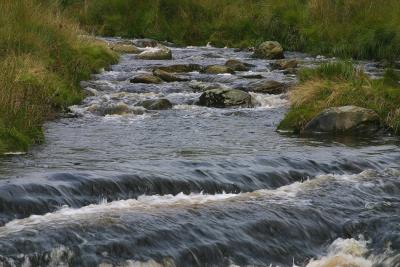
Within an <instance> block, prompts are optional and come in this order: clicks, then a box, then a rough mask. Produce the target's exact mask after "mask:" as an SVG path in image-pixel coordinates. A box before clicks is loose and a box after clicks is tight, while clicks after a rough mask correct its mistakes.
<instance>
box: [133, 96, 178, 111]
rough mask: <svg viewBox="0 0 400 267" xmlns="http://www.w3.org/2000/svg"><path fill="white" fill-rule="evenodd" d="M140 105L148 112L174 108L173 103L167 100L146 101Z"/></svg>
mask: <svg viewBox="0 0 400 267" xmlns="http://www.w3.org/2000/svg"><path fill="white" fill-rule="evenodd" d="M139 105H141V106H143V107H144V108H145V109H148V110H166V109H171V108H172V103H171V102H170V101H169V100H168V99H165V98H161V99H149V100H144V101H142V102H141V103H140V104H139Z"/></svg>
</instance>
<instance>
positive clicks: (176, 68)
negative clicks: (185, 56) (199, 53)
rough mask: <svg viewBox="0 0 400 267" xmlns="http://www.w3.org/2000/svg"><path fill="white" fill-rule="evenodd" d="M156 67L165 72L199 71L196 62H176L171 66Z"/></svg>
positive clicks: (199, 67)
mask: <svg viewBox="0 0 400 267" xmlns="http://www.w3.org/2000/svg"><path fill="white" fill-rule="evenodd" d="M158 69H159V70H163V71H166V72H177V73H182V72H192V71H200V70H201V66H200V65H198V64H176V65H171V66H162V67H158Z"/></svg>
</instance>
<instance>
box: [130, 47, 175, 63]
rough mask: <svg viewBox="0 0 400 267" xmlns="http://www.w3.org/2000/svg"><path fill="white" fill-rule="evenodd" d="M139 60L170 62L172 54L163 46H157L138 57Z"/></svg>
mask: <svg viewBox="0 0 400 267" xmlns="http://www.w3.org/2000/svg"><path fill="white" fill-rule="evenodd" d="M136 58H137V59H145V60H168V59H172V52H171V50H170V49H169V48H167V47H166V46H163V45H160V44H159V45H157V46H156V47H154V48H150V49H147V50H145V51H143V52H142V53H140V54H139V55H137V56H136Z"/></svg>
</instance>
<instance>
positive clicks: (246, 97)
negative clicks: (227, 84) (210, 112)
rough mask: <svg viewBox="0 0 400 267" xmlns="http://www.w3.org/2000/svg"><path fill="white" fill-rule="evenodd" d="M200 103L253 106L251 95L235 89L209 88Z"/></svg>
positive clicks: (223, 106)
mask: <svg viewBox="0 0 400 267" xmlns="http://www.w3.org/2000/svg"><path fill="white" fill-rule="evenodd" d="M199 105H201V106H206V107H215V108H226V107H246V108H248V107H253V103H252V98H251V95H250V94H249V93H246V92H244V91H241V90H235V89H212V90H208V91H206V92H204V93H203V94H202V95H201V96H200V99H199Z"/></svg>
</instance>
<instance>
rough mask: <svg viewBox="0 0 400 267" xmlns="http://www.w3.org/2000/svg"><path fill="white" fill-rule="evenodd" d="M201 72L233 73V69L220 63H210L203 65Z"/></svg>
mask: <svg viewBox="0 0 400 267" xmlns="http://www.w3.org/2000/svg"><path fill="white" fill-rule="evenodd" d="M201 72H203V73H207V74H223V73H230V74H234V73H235V71H234V70H233V69H231V68H229V67H227V66H222V65H211V66H207V67H205V68H204V69H203V70H202V71H201Z"/></svg>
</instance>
